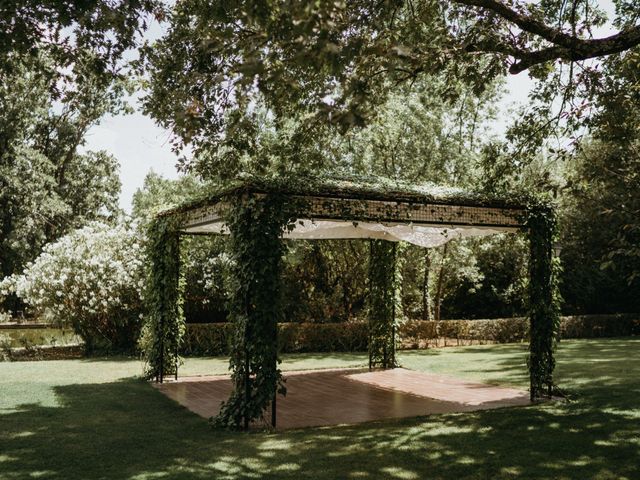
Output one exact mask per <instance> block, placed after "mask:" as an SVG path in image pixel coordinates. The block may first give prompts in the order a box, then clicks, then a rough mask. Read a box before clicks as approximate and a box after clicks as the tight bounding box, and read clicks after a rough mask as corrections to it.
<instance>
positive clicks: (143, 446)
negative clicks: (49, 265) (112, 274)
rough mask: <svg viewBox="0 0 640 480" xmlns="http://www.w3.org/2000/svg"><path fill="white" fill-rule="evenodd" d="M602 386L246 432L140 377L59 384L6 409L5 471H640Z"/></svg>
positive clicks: (623, 398) (625, 419)
mask: <svg viewBox="0 0 640 480" xmlns="http://www.w3.org/2000/svg"><path fill="white" fill-rule="evenodd" d="M627 387H629V385H627ZM633 387H634V388H637V387H638V383H637V382H636V383H635V384H634V385H633ZM600 390H601V389H599V388H598V387H597V379H594V382H593V384H590V388H588V389H586V390H585V392H584V395H583V396H582V398H581V400H580V401H579V402H575V403H571V404H546V405H537V406H532V407H527V408H514V409H502V410H495V411H485V412H480V413H474V414H457V415H440V416H433V417H423V418H414V419H406V420H401V421H386V422H379V423H372V424H364V425H358V426H345V427H334V428H321V429H308V430H297V431H289V432H283V433H277V434H269V433H253V434H242V433H227V432H219V431H214V430H212V429H211V428H210V427H209V426H208V425H207V424H206V422H204V421H203V420H202V419H200V418H199V417H197V416H195V415H193V414H191V413H189V412H188V411H186V410H184V409H183V408H181V407H179V406H178V405H177V404H175V403H173V402H172V401H170V400H169V399H167V398H165V397H164V396H163V395H161V394H160V393H158V392H156V391H155V390H154V389H152V388H151V387H150V386H149V385H148V384H146V383H144V382H142V381H137V380H125V381H121V382H116V383H106V384H84V385H67V386H59V387H55V391H56V395H57V397H58V403H59V406H58V407H42V406H39V405H33V404H32V405H29V404H27V405H20V406H17V410H16V411H14V412H12V413H8V414H5V415H0V424H1V425H2V429H1V430H0V478H7V479H13V478H27V477H31V476H36V475H39V476H40V477H41V478H61V479H62V478H64V479H98V478H99V479H119V480H120V479H136V480H139V479H155V478H163V479H164V478H176V479H187V480H189V479H204V478H207V479H208V478H215V479H227V478H229V479H231V478H279V479H280V478H283V479H287V478H292V479H294V478H295V479H299V478H313V479H323V478H327V479H336V478H409V479H411V478H432V479H440V478H442V479H453V478H455V479H459V478H478V479H485V478H522V479H530V478H553V479H556V478H571V479H575V478H580V479H592V478H621V477H625V476H626V477H628V478H638V475H639V474H640V472H639V471H638V467H637V465H636V463H637V458H638V454H639V453H640V445H639V442H638V438H639V434H640V427H639V426H638V423H639V422H638V417H639V416H640V412H639V410H638V404H637V400H636V399H637V396H635V395H625V394H624V392H625V391H627V390H624V389H623V390H621V391H613V392H611V393H613V394H606V393H605V392H601V391H600Z"/></svg>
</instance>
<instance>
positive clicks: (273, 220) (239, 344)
mask: <svg viewBox="0 0 640 480" xmlns="http://www.w3.org/2000/svg"><path fill="white" fill-rule="evenodd" d="M293 203H295V202H293ZM230 204H231V208H229V210H228V212H227V218H226V224H227V226H228V228H229V230H230V232H231V237H230V251H231V256H232V264H233V266H232V270H233V271H232V273H233V275H232V278H233V280H232V286H231V300H230V317H231V321H232V323H233V325H234V332H233V337H232V342H231V359H230V368H231V372H232V373H231V380H232V382H233V386H234V390H233V393H232V394H231V396H230V397H229V399H228V400H227V401H226V402H225V403H224V404H223V405H222V408H221V410H220V413H219V414H218V416H217V417H216V418H215V419H214V424H215V425H216V426H220V427H227V428H235V429H237V428H244V429H247V428H248V427H249V424H250V423H251V422H253V421H255V420H259V419H261V418H262V417H263V416H264V412H265V411H266V409H267V407H268V406H269V405H270V404H272V402H273V401H274V400H275V397H276V395H277V394H283V395H284V394H285V393H286V389H285V386H284V381H283V379H282V374H281V372H280V369H279V368H278V363H279V359H278V322H280V321H282V320H283V318H284V315H283V306H282V301H281V291H282V285H281V276H280V270H281V263H282V255H283V253H284V249H285V245H284V243H283V241H282V234H283V233H284V231H285V229H292V228H293V225H292V223H291V221H292V219H293V218H295V217H294V216H293V215H294V213H295V206H294V205H292V202H288V201H287V198H286V197H284V196H282V195H277V194H271V195H259V194H253V193H243V194H241V195H238V196H237V197H236V198H230Z"/></svg>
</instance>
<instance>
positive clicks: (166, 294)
mask: <svg viewBox="0 0 640 480" xmlns="http://www.w3.org/2000/svg"><path fill="white" fill-rule="evenodd" d="M179 221H180V218H179V217H173V216H159V217H156V218H155V219H154V220H153V221H152V222H151V223H150V224H149V227H148V229H147V242H148V243H147V255H148V257H147V258H148V261H149V275H148V284H147V290H146V295H145V303H146V310H147V320H146V322H145V326H144V330H143V334H142V342H143V345H144V348H145V356H146V361H147V370H146V376H147V377H148V378H155V379H156V380H159V381H162V379H163V377H164V376H165V375H171V374H175V373H176V372H177V368H178V362H179V358H178V349H179V347H180V342H181V340H182V336H183V335H184V330H185V326H184V317H183V312H182V302H183V300H182V293H183V290H184V281H183V279H182V277H181V275H180V236H179V233H178V226H179Z"/></svg>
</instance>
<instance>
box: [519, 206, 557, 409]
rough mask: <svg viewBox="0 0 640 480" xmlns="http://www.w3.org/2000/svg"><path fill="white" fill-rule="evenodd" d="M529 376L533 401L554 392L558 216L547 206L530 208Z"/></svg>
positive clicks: (528, 223) (528, 224) (528, 222)
mask: <svg viewBox="0 0 640 480" xmlns="http://www.w3.org/2000/svg"><path fill="white" fill-rule="evenodd" d="M527 227H528V234H529V235H528V236H529V251H530V258H529V321H530V339H529V358H528V364H529V377H530V395H531V400H532V401H533V400H535V399H537V398H540V397H543V396H549V397H550V396H551V395H552V393H553V370H554V368H555V358H554V347H555V342H556V337H557V333H558V328H559V323H560V311H559V306H558V303H559V302H558V294H557V285H556V283H557V282H556V275H555V271H554V270H555V269H556V268H557V265H556V263H557V259H554V257H553V242H554V237H555V230H556V218H555V214H554V212H553V210H552V209H551V208H549V207H546V206H535V207H532V208H530V209H529V211H528V219H527Z"/></svg>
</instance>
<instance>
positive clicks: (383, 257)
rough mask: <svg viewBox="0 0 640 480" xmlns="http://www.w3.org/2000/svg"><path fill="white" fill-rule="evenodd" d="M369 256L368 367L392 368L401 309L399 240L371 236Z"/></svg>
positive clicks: (394, 361) (394, 365)
mask: <svg viewBox="0 0 640 480" xmlns="http://www.w3.org/2000/svg"><path fill="white" fill-rule="evenodd" d="M370 245H371V258H370V260H369V297H368V299H369V302H368V305H367V316H368V318H369V342H368V343H369V367H382V368H393V367H396V366H397V361H396V331H397V328H398V324H397V315H398V313H399V311H400V285H401V284H402V277H400V272H401V269H400V265H398V264H397V261H398V244H397V243H396V242H388V241H385V240H371V243H370Z"/></svg>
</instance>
